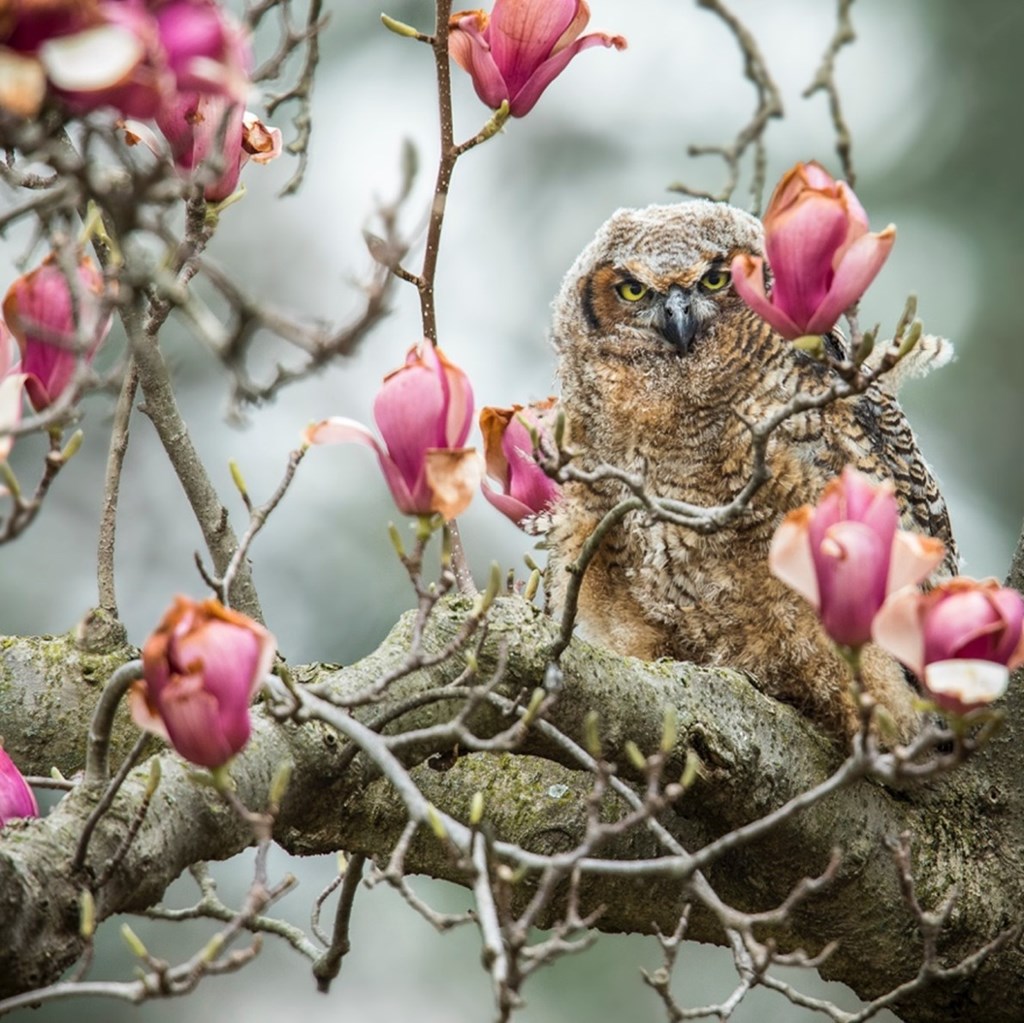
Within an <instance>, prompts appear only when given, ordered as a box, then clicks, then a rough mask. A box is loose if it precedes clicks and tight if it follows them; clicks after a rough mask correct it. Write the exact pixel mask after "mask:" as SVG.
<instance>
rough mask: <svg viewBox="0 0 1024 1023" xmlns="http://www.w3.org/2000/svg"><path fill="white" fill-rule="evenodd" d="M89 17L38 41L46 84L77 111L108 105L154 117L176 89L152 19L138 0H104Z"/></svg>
mask: <svg viewBox="0 0 1024 1023" xmlns="http://www.w3.org/2000/svg"><path fill="white" fill-rule="evenodd" d="M91 21H92V23H91V24H90V25H89V26H88V27H86V28H83V29H82V30H80V31H77V32H71V33H68V34H61V35H54V36H51V37H50V38H48V39H46V40H45V41H44V42H43V43H42V44H41V45H40V47H39V51H38V56H39V60H40V63H41V64H42V66H43V69H44V71H45V72H46V77H47V79H48V81H49V83H50V85H52V86H53V87H54V89H55V90H56V92H57V94H58V95H59V96H60V97H61V99H62V100H63V101H64V102H65V104H66V105H67V106H68V107H69V108H70V109H71V110H72V111H73V112H75V113H79V114H82V113H87V112H89V111H90V110H95V109H97V108H98V107H103V106H112V107H115V108H116V109H118V110H120V111H121V112H122V113H123V114H125V115H127V116H129V117H152V116H153V115H154V114H155V113H156V112H157V110H159V109H160V106H161V105H162V104H163V103H164V102H166V101H167V99H168V98H169V97H170V96H171V95H172V94H173V90H174V76H173V75H172V74H171V72H170V70H169V69H168V67H167V64H166V60H165V59H164V55H163V52H162V50H161V46H160V33H159V29H158V26H157V23H156V21H155V19H154V18H153V16H152V15H151V14H150V12H149V11H148V10H147V9H146V6H145V4H144V3H142V2H141V0H102V2H100V3H99V4H98V5H95V7H94V16H93V18H92V19H91Z"/></svg>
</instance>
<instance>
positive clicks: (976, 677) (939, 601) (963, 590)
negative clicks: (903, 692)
mask: <svg viewBox="0 0 1024 1023" xmlns="http://www.w3.org/2000/svg"><path fill="white" fill-rule="evenodd" d="M1022 624H1024V601H1022V600H1021V598H1020V595H1019V594H1018V593H1017V592H1016V590H1011V589H1007V588H1005V587H1002V586H1000V585H999V584H998V583H997V582H996V581H995V579H986V580H983V581H981V582H978V581H977V580H975V579H968V578H965V577H963V576H958V577H957V578H956V579H950V580H949V581H948V582H944V583H939V585H938V586H936V587H935V588H934V589H933V590H930V591H929V592H928V593H920V592H919V591H917V590H915V589H909V588H908V589H905V590H902V591H900V592H899V593H896V594H893V596H892V597H890V598H889V600H887V601H886V602H885V606H884V607H883V608H882V610H881V611H880V612H879V614H878V617H877V618H876V619H875V624H874V629H873V637H874V640H875V642H876V643H877V644H878V645H879V646H880V647H882V648H883V649H885V650H888V651H889V653H891V654H892V655H893V656H894V657H896V658H897V659H898V660H900V661H902V662H903V663H904V664H905V665H906V666H907V667H908V668H910V670H911V671H913V672H914V674H915V675H917V677H918V678H919V679H920V680H921V682H922V684H923V685H924V687H925V689H926V690H927V692H928V694H929V695H930V696H931V697H932V698H933V699H934V700H935V702H936V703H937V704H939V706H940V707H943V708H944V709H946V710H948V711H952V712H954V713H957V714H963V713H966V712H967V711H969V710H973V709H974V708H976V707H981V706H983V705H985V704H987V703H991V702H992V701H993V700H995V699H997V698H998V697H1000V696H1002V694H1003V693H1004V692H1005V691H1006V686H1007V683H1008V682H1009V680H1010V672H1011V671H1012V670H1013V669H1014V668H1016V667H1019V666H1020V665H1021V664H1024V635H1022Z"/></svg>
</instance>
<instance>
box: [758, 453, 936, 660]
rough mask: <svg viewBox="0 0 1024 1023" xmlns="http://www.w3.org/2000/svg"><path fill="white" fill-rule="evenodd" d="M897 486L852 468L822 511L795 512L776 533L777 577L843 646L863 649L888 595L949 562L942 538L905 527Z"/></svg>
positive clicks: (826, 494)
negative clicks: (901, 527) (945, 560)
mask: <svg viewBox="0 0 1024 1023" xmlns="http://www.w3.org/2000/svg"><path fill="white" fill-rule="evenodd" d="M898 525H899V509H898V507H897V504H896V496H895V491H894V487H893V485H892V483H888V482H886V483H882V484H875V483H873V482H872V481H871V480H869V479H868V478H867V477H866V476H863V475H861V474H860V473H859V472H856V471H855V470H854V469H853V468H851V467H849V466H848V467H847V468H846V469H844V470H843V473H842V476H841V477H840V478H839V479H836V480H832V481H831V482H830V483H829V484H828V485H827V486H826V487H825V489H824V491H823V492H822V495H821V499H820V500H819V501H818V504H817V506H812V505H809V504H805V505H803V507H801V508H797V509H796V510H795V511H792V512H790V513H789V514H788V515H787V516H786V517H785V519H783V521H782V523H781V525H780V526H779V528H778V529H777V530H776V532H775V536H774V537H773V539H772V544H771V550H770V551H769V555H768V561H769V566H770V568H771V571H772V573H773V574H774V575H775V576H777V577H778V578H779V579H781V580H782V581H783V582H784V583H785V584H786V585H787V586H790V587H792V588H793V589H794V590H796V592H797V593H799V594H800V596H802V597H804V598H805V599H806V600H807V601H809V602H810V603H811V604H813V605H814V607H815V608H817V610H818V614H819V615H820V617H821V623H822V625H823V626H824V629H825V631H826V632H827V633H828V634H829V635H830V636H831V637H832V639H834V640H835V641H836V642H837V643H840V644H842V645H843V646H848V647H859V646H862V645H863V644H864V643H866V642H868V640H870V639H871V623H872V620H873V619H874V617H875V615H876V613H877V612H878V609H879V608H880V607H881V606H882V604H883V602H884V601H885V598H886V596H887V595H888V594H890V593H893V592H895V591H896V590H898V589H900V588H901V587H903V586H908V585H912V584H914V583H918V582H920V581H921V580H922V579H924V578H925V577H926V576H927V575H928V574H929V573H930V572H931V571H932V569H934V568H935V567H936V566H937V565H938V564H939V563H940V562H941V561H942V559H943V557H944V555H945V548H944V546H943V544H942V542H941V541H940V540H936V539H934V538H933V537H929V536H919V535H918V534H916V533H908V532H903V531H902V530H899V529H898V528H897V527H898Z"/></svg>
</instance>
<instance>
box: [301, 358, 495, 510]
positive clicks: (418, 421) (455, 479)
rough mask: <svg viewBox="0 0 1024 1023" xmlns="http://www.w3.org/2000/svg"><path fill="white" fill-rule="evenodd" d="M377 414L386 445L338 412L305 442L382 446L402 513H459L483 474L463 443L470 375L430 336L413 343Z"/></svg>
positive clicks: (383, 394) (390, 377)
mask: <svg viewBox="0 0 1024 1023" xmlns="http://www.w3.org/2000/svg"><path fill="white" fill-rule="evenodd" d="M373 417H374V419H375V420H376V422H377V427H378V429H379V430H380V433H381V436H382V437H383V438H384V443H383V444H381V442H380V441H379V440H377V438H376V437H375V436H374V435H373V433H371V432H370V431H369V430H368V429H367V428H366V427H365V426H363V424H362V423H358V422H356V421H355V420H352V419H345V418H340V417H333V418H331V419H324V420H322V421H321V422H319V423H314V424H313V425H312V426H310V427H309V428H308V429H307V430H306V433H305V441H306V443H307V444H344V443H350V442H355V443H359V444H365V445H366V446H367V447H370V448H373V450H374V451H375V452H376V453H377V458H378V459H379V460H380V466H381V469H382V470H383V472H384V479H385V480H386V481H387V484H388V487H389V488H390V490H391V495H392V497H393V498H394V500H395V504H397V505H398V507H399V509H400V510H401V511H403V512H405V514H407V515H432V514H434V513H435V512H436V513H438V514H440V515H441V516H443V517H444V518H445V519H452V518H455V516H456V515H460V514H461V513H462V512H463V511H464V510H465V509H466V507H467V506H468V505H469V502H470V500H471V499H472V497H473V494H474V492H475V491H476V489H477V487H478V486H479V485H480V478H481V475H482V469H481V465H480V459H479V457H478V456H477V453H476V451H475V450H474V449H473V448H464V447H463V444H465V442H466V438H467V437H468V436H469V428H470V424H471V422H472V418H473V391H472V388H471V387H470V383H469V378H468V377H467V376H466V374H465V373H463V372H462V370H461V369H459V368H458V367H457V366H455V365H453V364H452V363H450V362H449V361H448V359H447V358H445V356H444V354H443V353H442V352H441V350H440V349H439V348H435V347H434V346H433V345H432V344H431V343H430V342H429V341H424V342H423V343H422V344H420V345H413V347H412V348H410V349H409V353H408V355H407V356H406V360H405V365H404V366H402V367H401V368H400V369H397V370H395V371H394V372H392V373H389V374H388V375H387V376H386V377H385V378H384V384H383V386H382V387H381V389H380V391H379V392H378V394H377V398H376V400H375V401H374V403H373Z"/></svg>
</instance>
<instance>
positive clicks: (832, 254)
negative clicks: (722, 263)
mask: <svg viewBox="0 0 1024 1023" xmlns="http://www.w3.org/2000/svg"><path fill="white" fill-rule="evenodd" d="M762 220H763V222H764V247H765V252H766V254H767V257H768V265H769V267H771V276H772V285H771V294H770V295H769V294H768V292H767V290H766V282H765V266H764V262H765V261H764V259H763V258H762V257H760V256H749V255H741V256H737V257H736V258H735V259H734V260H733V262H732V280H733V285H734V286H735V288H736V291H737V292H738V293H739V295H740V297H741V298H742V299H743V301H744V302H746V303H747V305H749V306H750V308H751V309H753V310H754V312H756V313H757V314H758V315H759V316H761V317H762V318H763V319H765V320H767V321H768V323H770V324H771V325H772V326H773V327H774V328H775V329H776V330H777V331H778V332H779V333H780V334H781V335H782V336H783V337H787V338H790V339H792V338H797V337H801V336H802V335H805V334H824V333H827V332H828V331H830V330H831V329H832V328H833V327H834V326H835V325H836V321H837V320H838V319H839V317H840V316H841V315H842V314H843V312H844V311H845V310H846V309H848V308H849V307H850V306H852V305H853V304H854V302H856V301H857V300H858V299H859V298H860V297H861V295H863V294H864V292H865V291H866V290H867V288H868V285H870V284H871V282H872V281H873V280H874V279H875V275H876V274H877V273H878V271H879V270H880V269H881V268H882V264H883V263H884V262H885V260H886V259H887V258H888V255H889V252H890V251H891V249H892V246H893V243H894V242H895V240H896V228H895V227H894V226H893V225H892V224H890V225H889V226H888V227H887V228H885V229H884V230H883V231H879V232H876V233H872V232H871V231H869V230H868V215H867V213H865V212H864V207H863V206H861V204H860V201H859V200H858V199H857V196H856V195H854V194H853V190H852V189H851V188H850V186H849V185H847V184H846V182H845V181H834V180H833V179H832V177H831V176H830V175H829V173H828V171H826V170H825V168H824V167H822V166H821V165H820V164H818V163H813V162H812V163H798V164H797V165H796V166H795V167H793V168H792V170H790V171H788V172H787V173H786V174H785V175H784V177H783V178H782V180H781V181H780V182H779V184H778V185H777V186H776V188H775V191H774V192H773V193H772V197H771V200H770V201H769V203H768V208H767V209H766V210H765V214H764V217H763V218H762Z"/></svg>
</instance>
